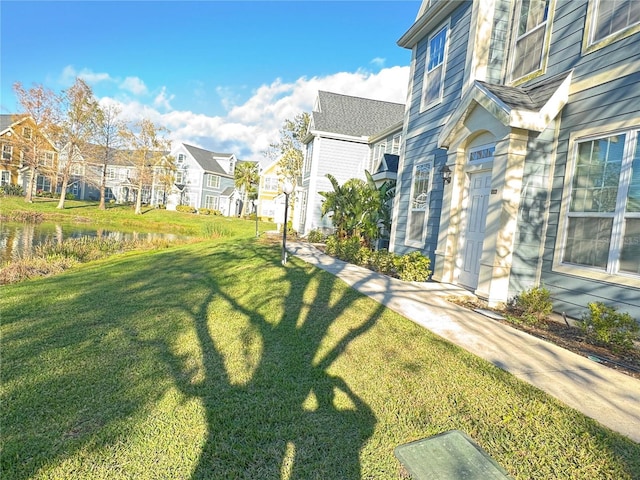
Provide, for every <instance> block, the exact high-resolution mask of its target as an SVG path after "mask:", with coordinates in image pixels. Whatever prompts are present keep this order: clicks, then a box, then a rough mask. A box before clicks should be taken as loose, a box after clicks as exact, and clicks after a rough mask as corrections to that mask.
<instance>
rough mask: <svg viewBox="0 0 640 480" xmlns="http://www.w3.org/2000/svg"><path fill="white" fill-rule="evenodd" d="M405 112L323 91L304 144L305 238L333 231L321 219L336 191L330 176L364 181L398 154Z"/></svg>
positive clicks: (299, 209) (297, 222) (299, 215)
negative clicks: (330, 193)
mask: <svg viewBox="0 0 640 480" xmlns="http://www.w3.org/2000/svg"><path fill="white" fill-rule="evenodd" d="M404 111H405V106H404V104H401V103H393V102H385V101H382V100H374V99H369V98H362V97H353V96H349V95H342V94H338V93H332V92H325V91H319V92H318V97H317V99H316V102H315V106H314V108H313V112H312V113H311V118H310V122H309V129H308V132H307V135H306V137H305V138H304V140H303V142H304V144H305V153H304V165H303V168H302V179H301V180H302V182H301V185H299V189H298V192H297V197H298V201H297V203H296V208H295V217H294V222H293V223H294V228H295V229H296V230H298V232H299V233H301V234H308V233H309V232H310V231H312V230H315V229H321V230H323V229H328V230H330V229H331V227H332V224H331V219H330V218H327V217H322V214H321V205H322V201H323V199H324V197H322V196H321V195H320V193H319V192H327V191H332V190H333V187H332V185H331V182H330V181H329V180H328V179H327V177H326V175H327V173H330V174H331V175H333V176H334V177H335V178H336V180H337V181H338V183H339V184H341V185H342V184H343V183H344V182H346V181H347V180H349V179H352V178H360V179H363V180H364V179H365V178H366V177H365V173H364V172H365V170H368V171H369V172H370V173H374V172H376V171H377V170H378V169H379V167H380V164H381V162H382V160H383V157H384V154H385V153H389V154H398V152H399V150H400V144H401V138H402V137H401V134H402V122H403V118H404Z"/></svg>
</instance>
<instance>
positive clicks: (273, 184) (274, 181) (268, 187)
mask: <svg viewBox="0 0 640 480" xmlns="http://www.w3.org/2000/svg"><path fill="white" fill-rule="evenodd" d="M279 187H280V181H279V179H278V177H274V176H268V177H264V179H263V180H262V188H263V189H264V190H265V191H268V192H277V191H278V188H279Z"/></svg>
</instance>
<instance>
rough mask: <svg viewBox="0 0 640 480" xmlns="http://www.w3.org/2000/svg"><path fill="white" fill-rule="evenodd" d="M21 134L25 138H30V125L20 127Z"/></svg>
mask: <svg viewBox="0 0 640 480" xmlns="http://www.w3.org/2000/svg"><path fill="white" fill-rule="evenodd" d="M22 136H23V137H24V138H26V139H27V140H31V128H30V127H24V128H23V129H22Z"/></svg>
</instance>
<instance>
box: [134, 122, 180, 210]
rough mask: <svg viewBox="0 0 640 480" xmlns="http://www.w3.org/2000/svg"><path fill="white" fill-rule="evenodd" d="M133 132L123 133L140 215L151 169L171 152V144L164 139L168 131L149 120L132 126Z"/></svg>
mask: <svg viewBox="0 0 640 480" xmlns="http://www.w3.org/2000/svg"><path fill="white" fill-rule="evenodd" d="M134 129H135V130H136V131H135V132H134V131H132V130H126V131H124V132H123V134H124V137H125V139H126V141H127V144H128V146H129V148H130V150H131V152H130V155H131V157H130V158H131V161H132V163H133V165H134V167H135V172H136V173H135V175H136V178H135V179H134V180H135V187H134V188H135V189H136V191H137V194H136V210H135V213H136V214H137V215H140V214H141V213H142V196H143V193H144V188H145V187H148V186H150V185H151V184H152V183H153V169H154V167H155V166H157V165H159V164H160V163H161V162H162V160H163V158H165V157H166V154H167V152H168V151H169V150H171V142H170V141H169V140H167V139H166V138H165V136H166V135H167V134H168V131H167V130H166V129H165V128H164V127H159V126H157V125H155V124H154V123H153V122H152V121H151V120H149V119H146V118H145V119H143V120H141V121H139V122H137V123H135V124H134Z"/></svg>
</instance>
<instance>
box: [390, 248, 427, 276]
mask: <svg viewBox="0 0 640 480" xmlns="http://www.w3.org/2000/svg"><path fill="white" fill-rule="evenodd" d="M393 265H394V267H395V269H396V272H397V274H398V278H399V279H400V280H404V281H405V282H426V281H427V279H428V278H429V275H431V270H429V266H430V265H431V261H430V260H429V257H425V256H424V255H422V253H420V252H418V251H417V250H416V251H415V252H411V253H407V254H406V255H401V256H396V257H395V258H394V259H393Z"/></svg>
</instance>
